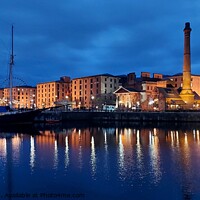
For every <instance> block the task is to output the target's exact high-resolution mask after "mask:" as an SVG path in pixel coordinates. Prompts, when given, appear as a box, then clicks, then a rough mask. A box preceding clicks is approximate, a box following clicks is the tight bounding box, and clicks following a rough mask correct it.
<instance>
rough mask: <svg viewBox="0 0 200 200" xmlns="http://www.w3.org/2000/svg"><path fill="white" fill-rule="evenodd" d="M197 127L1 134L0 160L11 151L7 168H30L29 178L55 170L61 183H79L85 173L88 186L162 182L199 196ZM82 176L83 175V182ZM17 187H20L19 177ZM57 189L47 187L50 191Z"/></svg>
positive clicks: (139, 188) (132, 186)
mask: <svg viewBox="0 0 200 200" xmlns="http://www.w3.org/2000/svg"><path fill="white" fill-rule="evenodd" d="M199 130H200V129H198V128H195V127H191V129H190V128H188V129H184V130H182V129H176V128H174V129H166V128H163V129H162V128H155V127H154V128H152V127H151V128H141V127H133V128H120V127H118V128H110V127H109V128H105V127H104V128H101V127H92V128H91V127H88V128H87V127H86V128H81V129H77V128H70V129H67V128H65V129H63V130H62V131H59V133H58V132H57V131H55V130H42V131H40V134H39V135H34V136H33V135H28V134H20V133H16V134H13V135H12V137H10V138H8V137H6V136H5V137H4V135H3V134H2V137H1V138H0V158H1V163H3V162H4V165H7V164H6V159H8V158H7V154H8V151H9V153H10V157H9V159H11V158H12V160H13V161H14V162H12V166H9V167H10V169H11V170H12V171H13V170H16V169H17V170H19V169H21V168H22V169H23V170H24V171H27V170H26V169H27V168H28V169H30V170H29V171H31V175H30V176H40V175H41V174H40V173H39V170H41V171H42V172H43V173H47V172H51V171H52V170H54V172H55V170H56V175H57V176H59V175H60V177H59V181H61V182H62V183H65V184H67V183H66V181H67V180H68V181H69V182H70V180H71V181H72V182H73V183H75V184H79V182H78V180H79V179H80V178H83V177H84V180H85V179H86V180H87V183H89V184H88V185H91V184H92V183H97V182H98V181H99V185H102V184H103V186H102V187H104V185H105V187H109V188H110V189H113V188H112V187H114V186H115V187H118V188H121V187H124V188H126V191H127V192H129V193H134V192H135V193H138V191H143V188H142V187H146V190H151V189H152V188H154V187H155V188H154V189H155V190H156V187H158V186H159V185H160V184H167V185H169V188H170V189H172V188H175V190H176V191H177V194H178V193H180V192H182V197H183V198H185V197H186V196H190V197H191V195H193V194H194V193H197V194H200V189H199V182H200V174H199V168H200V145H199V142H200V140H199ZM8 140H9V141H10V142H11V143H10V144H11V145H10V148H9V149H8V148H7V141H8ZM11 150H12V151H11ZM27 157H29V159H27ZM64 172H67V173H64ZM0 173H3V165H1V166H0ZM11 174H12V173H11ZM50 174H51V173H50ZM28 176H29V175H27V176H24V178H23V177H22V178H21V179H22V180H21V181H22V183H20V184H19V186H20V187H21V186H22V184H23V182H24V184H25V182H26V181H30V180H31V178H30V179H29V180H25V177H26V178H27V177H28ZM46 176H47V177H48V176H50V175H49V174H48V175H47V174H46ZM54 176H55V174H54ZM70 178H71V179H70ZM27 179H28V178H27ZM36 179H37V178H36ZM7 180H8V179H7ZM84 180H83V179H81V181H82V183H83V182H84ZM1 181H3V180H1ZM76 181H77V182H76ZM93 181H95V182H93ZM113 181H114V182H113ZM108 183H109V185H108ZM38 184H40V183H38ZM41 184H43V185H45V184H46V183H45V182H44V181H43V182H42V183H41ZM58 184H59V183H58ZM149 186H150V187H149ZM84 187H87V186H85V185H84ZM88 187H89V186H88ZM13 188H18V185H17V181H16V182H15V183H13ZM147 188H149V189H147ZM53 189H54V188H53V187H51V186H49V190H53ZM136 189H137V190H136ZM0 190H1V189H0ZM166 190H167V189H166ZM144 191H145V190H144ZM148 192H149V193H150V194H151V191H148ZM154 192H155V191H152V195H153V193H154Z"/></svg>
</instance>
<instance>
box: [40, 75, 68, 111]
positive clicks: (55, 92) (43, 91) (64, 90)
mask: <svg viewBox="0 0 200 200" xmlns="http://www.w3.org/2000/svg"><path fill="white" fill-rule="evenodd" d="M69 96H70V78H69V77H61V78H60V80H59V81H51V82H45V83H39V84H37V107H38V108H44V107H45V108H48V107H52V106H54V105H55V104H54V103H55V102H57V101H61V100H65V99H66V97H69Z"/></svg>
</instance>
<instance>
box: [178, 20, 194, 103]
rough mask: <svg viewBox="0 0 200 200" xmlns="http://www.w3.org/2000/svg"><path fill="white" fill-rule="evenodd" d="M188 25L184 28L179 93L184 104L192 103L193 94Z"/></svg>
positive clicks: (189, 30) (189, 29) (187, 23)
mask: <svg viewBox="0 0 200 200" xmlns="http://www.w3.org/2000/svg"><path fill="white" fill-rule="evenodd" d="M191 30H192V29H191V28H190V23H189V22H186V23H185V28H184V30H183V31H184V55H183V85H182V91H181V93H180V96H181V98H182V99H183V101H185V103H186V104H193V103H194V93H193V92H192V89H191V60H190V32H191Z"/></svg>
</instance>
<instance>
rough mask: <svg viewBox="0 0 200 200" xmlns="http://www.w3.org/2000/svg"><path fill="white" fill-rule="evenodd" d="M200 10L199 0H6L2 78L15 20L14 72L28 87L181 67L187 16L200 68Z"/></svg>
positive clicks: (0, 37) (1, 14)
mask: <svg viewBox="0 0 200 200" xmlns="http://www.w3.org/2000/svg"><path fill="white" fill-rule="evenodd" d="M199 11H200V2H199V1H198V0H192V2H191V1H188V0H162V1H161V0H57V1H55V0H14V1H13V0H1V3H0V68H1V70H0V72H1V73H0V83H1V82H3V80H5V79H6V78H7V76H8V63H9V52H10V46H11V26H12V24H13V25H14V34H15V38H14V40H15V48H14V51H15V55H16V56H15V66H14V76H15V77H18V78H20V79H23V80H24V81H25V82H26V83H27V84H29V85H35V84H36V83H39V82H45V81H52V80H57V79H59V77H60V76H63V75H66V76H70V77H72V78H75V77H81V76H88V75H95V74H100V73H111V74H113V75H119V74H127V73H130V72H136V74H137V76H139V75H140V72H141V71H149V72H152V73H153V72H155V73H164V74H174V73H178V72H181V71H182V64H183V29H184V25H185V22H187V21H189V22H190V23H191V28H192V33H191V52H192V73H195V74H200V68H199V67H200V37H199V35H200V26H199V22H200V12H199ZM0 87H2V86H1V85H0Z"/></svg>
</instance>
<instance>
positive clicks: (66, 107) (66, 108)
mask: <svg viewBox="0 0 200 200" xmlns="http://www.w3.org/2000/svg"><path fill="white" fill-rule="evenodd" d="M65 98H66V103H65V111H66V110H68V99H69V97H68V96H67V95H66V96H65Z"/></svg>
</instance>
